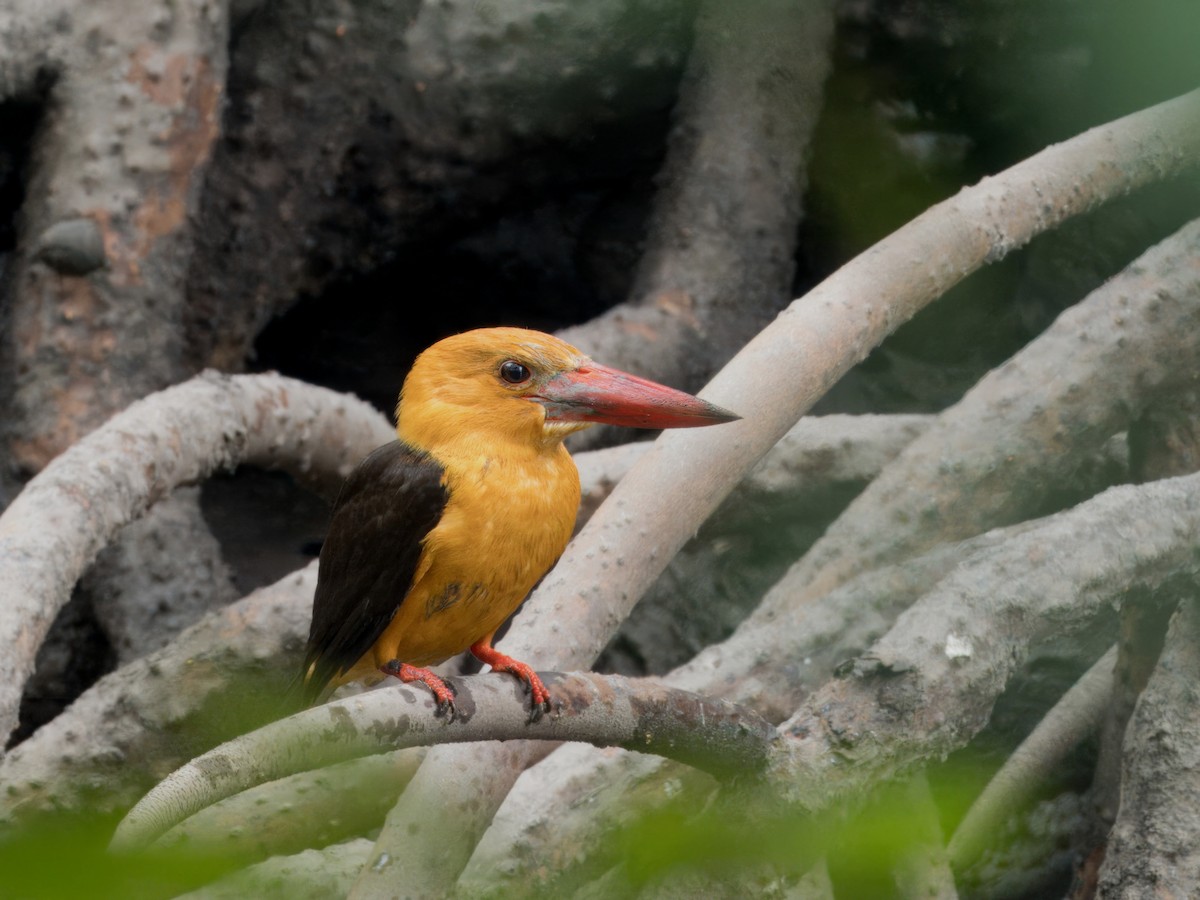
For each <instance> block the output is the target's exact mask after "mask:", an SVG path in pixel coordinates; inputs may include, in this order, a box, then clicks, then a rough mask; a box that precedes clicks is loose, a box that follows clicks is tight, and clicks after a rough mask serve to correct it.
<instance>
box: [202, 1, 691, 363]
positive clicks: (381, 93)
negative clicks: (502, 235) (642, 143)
mask: <svg viewBox="0 0 1200 900" xmlns="http://www.w3.org/2000/svg"><path fill="white" fill-rule="evenodd" d="M693 12H694V0H647V2H639V3H634V4H630V3H627V2H624V0H599V2H591V3H586V4H580V3H561V2H556V0H504V2H500V3H493V2H485V3H422V2H418V0H401V2H399V3H396V2H389V0H337V2H334V3H325V4H320V5H319V7H318V8H312V7H311V5H310V4H308V3H305V2H301V0H285V2H273V3H269V4H263V5H262V7H261V9H259V10H257V11H256V12H255V14H254V15H253V16H251V17H249V18H248V19H247V20H246V22H245V23H244V27H243V30H242V32H241V33H240V34H239V35H238V37H237V39H236V41H235V43H234V47H233V54H232V63H231V68H230V75H229V79H230V96H231V103H230V107H229V110H228V114H227V116H226V123H225V127H226V138H225V140H223V141H222V143H221V144H220V146H219V147H218V148H217V151H216V155H215V157H214V164H213V175H212V178H211V181H210V185H209V190H208V191H207V192H206V195H205V198H204V202H203V204H202V207H201V209H200V214H199V220H198V221H199V227H198V228H197V229H196V234H195V240H196V265H195V266H193V268H192V271H191V274H190V278H189V284H188V293H189V314H188V324H189V342H190V345H191V346H190V353H191V354H192V355H193V356H194V357H195V360H196V362H197V364H209V365H217V366H220V367H240V366H242V365H243V364H244V361H245V359H246V357H247V352H248V350H249V349H250V346H251V344H252V342H253V341H254V338H255V336H256V335H257V334H258V332H259V330H260V329H261V328H262V326H263V325H264V324H265V323H266V322H267V321H268V320H269V319H270V318H271V316H273V315H274V314H276V313H277V312H278V311H279V310H281V309H283V308H285V307H286V306H288V305H290V304H291V303H292V302H293V301H294V300H295V298H296V297H297V296H310V295H314V294H317V293H319V292H320V290H321V289H322V288H323V287H325V286H327V285H328V284H329V283H330V282H331V281H332V280H334V279H337V278H345V277H348V276H353V275H355V274H360V273H365V272H370V271H372V270H373V269H375V268H376V267H378V266H380V265H382V264H384V263H386V262H389V261H390V260H392V259H393V258H394V257H395V255H396V253H397V248H398V247H405V246H417V247H420V246H423V245H427V243H426V242H430V241H435V240H437V239H438V238H439V237H442V236H445V235H451V234H454V233H455V231H456V230H461V229H462V228H463V227H464V226H465V225H470V224H471V223H473V222H475V221H477V220H478V219H479V218H480V217H481V216H483V215H486V214H487V213H488V212H490V211H494V210H495V209H496V208H498V207H500V206H502V205H504V204H505V203H508V202H511V201H512V199H513V198H514V197H520V198H522V199H523V201H529V200H530V199H531V198H534V197H538V196H544V197H549V196H551V194H552V193H554V192H561V191H563V190H566V189H569V187H570V186H572V185H577V184H579V183H580V181H581V179H582V178H586V177H588V175H589V173H594V171H595V167H596V165H597V164H599V165H601V166H602V167H604V168H605V169H606V170H614V171H617V172H619V171H621V167H622V166H627V165H630V163H631V162H632V161H634V160H635V159H636V155H635V154H628V153H620V154H610V153H607V152H606V148H607V147H609V146H611V145H612V143H613V142H615V143H617V144H618V145H620V144H628V143H630V138H629V134H630V133H631V132H633V133H636V132H637V129H638V128H639V127H644V118H645V117H646V116H647V115H651V116H652V115H657V114H659V113H660V112H661V111H662V110H665V109H667V108H669V106H670V104H671V100H672V97H673V96H674V93H675V90H676V85H677V82H678V78H679V71H680V69H681V68H682V65H683V59H684V55H685V53H686V49H687V45H688V42H689V40H690V35H691V18H692V15H693ZM423 300H424V298H422V297H420V296H415V295H413V294H412V293H411V292H409V291H405V290H404V285H403V284H399V285H398V290H397V294H396V299H395V302H396V303H397V304H399V305H401V306H402V307H403V308H404V309H405V310H406V313H407V315H408V316H409V317H410V318H412V319H413V320H414V321H415V322H418V323H420V322H423V321H424V320H425V319H426V318H428V317H429V315H430V314H429V313H427V312H423V308H422V303H423Z"/></svg>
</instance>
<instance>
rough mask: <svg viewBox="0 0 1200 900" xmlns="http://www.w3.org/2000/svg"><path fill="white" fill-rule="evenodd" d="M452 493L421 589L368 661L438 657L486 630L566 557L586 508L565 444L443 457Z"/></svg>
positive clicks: (430, 542)
mask: <svg viewBox="0 0 1200 900" xmlns="http://www.w3.org/2000/svg"><path fill="white" fill-rule="evenodd" d="M438 462H440V463H441V464H442V465H443V466H444V467H445V469H446V476H445V483H446V487H447V489H448V490H449V494H450V499H449V501H448V503H447V505H446V510H445V513H444V514H443V516H442V518H441V520H440V521H439V522H438V524H437V526H436V527H435V528H434V529H433V531H431V532H430V534H429V536H428V537H427V538H426V540H425V549H424V553H423V555H422V558H421V561H420V563H419V564H418V567H417V575H416V578H415V580H414V584H413V588H412V590H411V591H410V592H409V594H408V596H406V597H405V598H404V601H403V602H402V603H400V606H399V609H398V610H397V613H396V615H395V617H394V618H393V619H392V621H391V623H390V624H389V625H388V627H387V629H386V630H385V631H384V633H383V635H382V636H381V637H380V638H379V640H378V641H376V642H375V645H374V646H373V647H372V648H371V651H370V652H369V653H368V654H367V657H365V658H364V659H363V660H362V662H361V663H360V665H358V666H355V669H356V670H359V671H361V670H362V669H363V668H364V667H365V666H366V665H369V666H370V667H371V668H376V667H378V666H381V665H383V664H385V663H387V662H389V661H391V660H393V659H398V660H400V661H401V662H406V663H409V664H412V665H417V666H425V665H434V664H436V663H439V662H441V661H443V660H445V659H447V658H449V657H451V656H454V655H455V654H457V653H461V652H462V651H463V650H466V649H467V648H468V647H469V646H471V644H473V643H475V642H476V641H478V640H480V639H481V638H484V637H487V636H488V635H490V634H491V633H492V632H494V631H495V630H496V629H497V628H499V627H500V625H501V624H503V622H504V621H505V620H506V619H507V618H508V617H509V616H510V615H512V613H513V611H514V610H515V609H516V608H517V607H518V606H519V605H520V604H521V601H522V600H524V599H525V597H526V595H528V593H529V592H530V590H532V589H533V586H534V585H535V584H536V583H537V582H538V580H539V579H540V578H541V577H542V575H544V574H545V573H546V571H547V570H548V569H549V568H550V567H551V566H552V565H553V564H554V562H555V560H556V559H558V557H559V555H560V554H561V553H562V551H563V549H564V548H565V547H566V545H567V541H568V540H569V539H570V537H571V531H572V529H573V527H574V524H575V516H576V512H577V510H578V508H579V475H578V473H577V472H576V469H575V464H574V462H573V461H572V460H571V457H570V455H569V454H568V453H567V451H566V449H565V448H563V447H562V446H561V444H556V445H554V446H553V447H551V448H537V450H536V452H535V451H534V450H532V449H531V451H530V452H528V453H525V454H521V455H516V456H514V455H505V456H503V457H501V456H487V455H485V456H482V457H472V458H467V459H461V458H460V459H455V458H446V457H444V456H442V457H439V459H438Z"/></svg>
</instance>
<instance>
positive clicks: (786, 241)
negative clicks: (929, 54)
mask: <svg viewBox="0 0 1200 900" xmlns="http://www.w3.org/2000/svg"><path fill="white" fill-rule="evenodd" d="M832 7H833V4H832V3H830V2H829V0H804V2H799V3H797V2H792V0H752V2H743V3H739V4H729V3H722V2H719V0H708V2H704V3H702V4H701V5H700V12H699V15H698V17H697V20H696V26H695V27H696V38H695V44H694V46H693V48H692V52H691V54H690V55H689V57H688V65H687V69H686V71H685V73H684V77H683V81H682V83H681V85H680V88H679V100H678V102H677V103H676V106H675V112H674V128H673V130H672V132H671V136H670V140H669V142H668V147H667V159H666V162H665V163H664V165H663V168H662V171H661V172H660V173H659V176H658V189H657V191H656V194H655V198H654V209H653V211H652V214H651V217H650V222H649V224H648V228H647V245H646V248H645V251H644V253H643V255H642V258H641V260H640V261H639V265H638V271H637V273H636V276H635V281H634V285H633V288H632V290H631V292H630V300H629V302H628V303H624V304H622V305H620V306H617V307H615V308H613V309H611V310H609V311H608V312H606V313H604V314H603V315H601V316H599V317H598V318H596V319H593V320H592V321H591V322H588V323H586V324H583V325H577V326H574V327H571V328H567V329H564V330H563V331H562V332H561V333H560V336H561V337H563V338H564V339H565V340H567V341H569V342H571V343H574V344H577V345H578V346H581V347H585V348H587V350H588V352H589V353H592V354H594V355H595V357H596V358H597V359H603V360H605V361H606V362H607V363H609V364H610V365H615V366H618V367H624V368H626V369H628V370H630V371H636V372H639V373H641V374H643V375H645V376H647V377H649V378H653V379H655V380H657V381H662V382H664V383H667V384H674V385H678V386H680V387H684V388H686V389H689V390H695V389H697V388H699V387H700V386H701V385H703V384H704V382H705V381H707V380H708V379H709V378H710V377H711V376H712V374H713V373H714V372H715V371H717V369H719V368H720V367H721V365H723V364H724V363H725V361H726V360H728V359H729V358H730V357H732V356H733V355H734V353H736V352H737V351H738V350H739V349H741V347H742V345H743V344H745V343H746V341H748V340H749V339H750V338H751V337H753V336H754V334H755V333H756V332H757V331H758V330H759V329H760V328H762V327H763V326H764V325H766V324H767V322H769V321H770V320H771V317H772V316H774V315H775V314H776V313H777V312H778V311H779V310H780V309H782V308H783V307H784V306H785V305H786V303H787V300H788V296H789V292H790V290H791V286H792V276H793V269H794V264H793V257H794V253H793V250H794V245H795V240H796V229H797V226H798V225H799V222H800V217H801V198H802V196H803V193H804V189H805V184H806V182H807V177H806V167H805V159H806V157H807V155H808V151H809V146H810V143H811V140H812V133H813V130H814V129H815V127H816V122H817V117H818V115H819V113H820V110H821V106H822V97H823V86H824V83H825V78H826V75H827V74H828V71H829V69H830V66H831V54H832V48H831V38H832V35H833V9H832ZM604 434H605V432H604V431H603V430H600V429H592V430H590V431H588V432H585V433H583V434H581V435H579V436H578V438H576V439H574V440H576V441H577V443H576V446H579V447H594V446H597V445H598V443H599V442H601V441H603V440H604V439H605V438H604Z"/></svg>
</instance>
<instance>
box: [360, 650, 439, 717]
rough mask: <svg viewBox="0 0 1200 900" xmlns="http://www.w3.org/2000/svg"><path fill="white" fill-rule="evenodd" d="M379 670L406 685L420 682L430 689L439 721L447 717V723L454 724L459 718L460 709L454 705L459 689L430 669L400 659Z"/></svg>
mask: <svg viewBox="0 0 1200 900" xmlns="http://www.w3.org/2000/svg"><path fill="white" fill-rule="evenodd" d="M379 668H380V670H381V671H382V672H383V673H384V674H385V675H394V676H395V677H396V678H399V679H400V680H401V681H403V682H404V683H405V684H411V683H412V682H414V681H419V682H421V684H423V685H425V687H427V688H429V690H430V692H431V693H432V694H433V702H434V710H433V714H434V715H435V716H436V717H438V718H439V719H440V718H441V717H442V716H445V717H446V721H447V722H453V721H454V720H455V719H456V718H457V717H458V707H456V706H455V705H454V698H455V697H457V696H458V688H456V687H455V686H454V685H453V684H451V683H450V682H449V681H446V680H444V679H442V678H439V677H438V676H437V675H434V674H433V673H432V672H430V671H429V670H428V669H420V668H417V667H416V666H410V665H409V664H408V663H402V662H400V660H398V659H393V660H389V661H388V662H386V663H384V664H383V665H382V666H380V667H379Z"/></svg>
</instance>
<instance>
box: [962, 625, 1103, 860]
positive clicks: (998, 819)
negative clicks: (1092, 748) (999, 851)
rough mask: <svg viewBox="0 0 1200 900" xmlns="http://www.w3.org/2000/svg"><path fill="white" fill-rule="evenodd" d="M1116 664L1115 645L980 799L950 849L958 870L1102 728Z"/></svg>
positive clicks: (1023, 744) (1048, 715) (1046, 718)
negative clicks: (1072, 754)
mask: <svg viewBox="0 0 1200 900" xmlns="http://www.w3.org/2000/svg"><path fill="white" fill-rule="evenodd" d="M1116 661H1117V650H1116V648H1115V647H1113V648H1112V649H1111V650H1109V651H1108V652H1107V653H1105V654H1104V655H1103V656H1102V657H1100V659H1098V660H1097V661H1096V663H1095V664H1094V665H1093V666H1092V667H1091V668H1090V669H1088V670H1087V672H1085V673H1084V675H1083V677H1082V678H1080V679H1079V681H1077V682H1075V684H1074V685H1073V686H1072V687H1071V689H1070V690H1069V691H1067V692H1066V693H1065V694H1063V696H1062V698H1061V699H1060V700H1059V701H1058V702H1057V703H1056V704H1054V708H1053V709H1051V710H1050V711H1049V712H1048V713H1046V715H1045V716H1044V717H1043V718H1042V721H1041V722H1039V723H1038V725H1037V727H1036V728H1034V729H1033V731H1031V732H1030V733H1029V736H1028V737H1026V738H1025V740H1023V741H1022V742H1021V746H1019V747H1018V748H1017V749H1016V750H1014V751H1013V752H1012V754H1011V755H1010V756H1009V757H1008V759H1006V760H1005V761H1004V765H1003V766H1001V767H1000V771H998V772H997V773H996V774H995V775H994V776H992V780H991V781H989V782H988V785H987V787H985V788H984V789H983V793H981V794H980V795H979V796H978V797H976V798H975V802H974V803H972V804H971V808H970V809H969V810H967V814H966V815H965V816H964V817H963V820H962V821H961V822H960V823H959V825H958V828H957V829H956V830H955V832H954V837H952V838H951V839H950V843H949V845H948V846H947V848H946V850H947V853H948V854H949V856H950V861H951V863H952V864H953V865H954V867H955V868H956V869H962V868H963V867H965V866H967V865H969V864H970V863H971V862H973V861H974V860H975V858H976V857H977V856H978V855H979V852H980V851H981V850H982V849H983V847H984V846H985V844H986V842H987V840H988V839H989V838H990V837H992V836H993V835H995V834H996V832H997V830H998V829H999V828H1000V826H1001V824H1002V823H1003V822H1004V819H1005V818H1006V817H1007V816H1008V815H1009V814H1010V813H1012V812H1013V811H1014V810H1015V809H1017V808H1019V807H1020V806H1022V805H1023V804H1024V803H1025V802H1026V801H1027V800H1028V799H1029V798H1030V796H1032V794H1033V792H1034V791H1035V790H1037V788H1038V786H1039V785H1041V784H1042V783H1044V782H1045V781H1046V780H1047V778H1049V776H1050V775H1051V774H1052V773H1053V771H1054V769H1055V768H1056V767H1057V766H1058V765H1059V764H1060V763H1061V762H1062V761H1063V760H1064V759H1065V758H1066V756H1067V754H1068V753H1070V752H1071V751H1072V750H1074V749H1075V747H1076V745H1078V744H1079V743H1080V741H1082V740H1083V739H1084V738H1086V737H1087V736H1088V735H1089V734H1091V733H1092V732H1094V731H1095V730H1096V729H1097V728H1099V727H1100V722H1101V721H1102V719H1103V716H1104V712H1105V708H1106V707H1107V705H1108V703H1109V701H1110V700H1111V699H1112V687H1113V666H1114V665H1115V664H1116Z"/></svg>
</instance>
